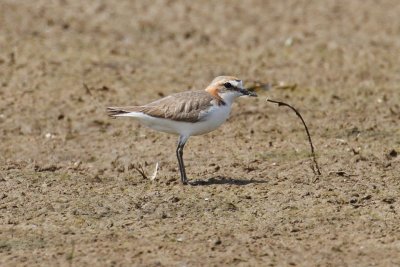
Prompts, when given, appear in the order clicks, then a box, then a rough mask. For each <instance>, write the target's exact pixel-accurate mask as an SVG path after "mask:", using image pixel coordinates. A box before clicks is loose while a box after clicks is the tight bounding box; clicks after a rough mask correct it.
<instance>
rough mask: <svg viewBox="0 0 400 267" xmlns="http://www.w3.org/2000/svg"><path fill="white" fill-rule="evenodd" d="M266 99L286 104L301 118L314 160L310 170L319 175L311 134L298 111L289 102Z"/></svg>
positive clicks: (280, 104)
mask: <svg viewBox="0 0 400 267" xmlns="http://www.w3.org/2000/svg"><path fill="white" fill-rule="evenodd" d="M267 101H268V102H271V103H275V104H278V106H286V107H289V108H290V109H292V110H293V111H294V112H295V113H296V115H297V116H298V117H299V118H300V119H301V122H302V123H303V125H304V128H305V129H306V133H307V136H308V143H310V147H311V156H312V158H313V162H314V166H313V167H312V170H313V172H314V174H315V175H321V171H320V169H319V166H318V162H317V157H316V156H315V151H314V145H313V143H312V141H311V135H310V132H309V131H308V127H307V125H306V123H305V121H304V119H303V117H302V116H301V115H300V113H299V112H298V111H297V110H296V109H295V108H294V107H292V106H291V105H289V104H286V103H284V102H281V101H275V100H271V99H267ZM316 180H318V178H317V179H316ZM316 180H315V181H316ZM315 181H314V182H315Z"/></svg>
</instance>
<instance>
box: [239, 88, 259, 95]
mask: <svg viewBox="0 0 400 267" xmlns="http://www.w3.org/2000/svg"><path fill="white" fill-rule="evenodd" d="M239 91H240V92H241V93H242V94H243V95H248V96H257V94H256V93H254V92H253V91H249V90H246V89H240V90H239Z"/></svg>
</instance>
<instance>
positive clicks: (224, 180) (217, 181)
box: [189, 176, 268, 186]
mask: <svg viewBox="0 0 400 267" xmlns="http://www.w3.org/2000/svg"><path fill="white" fill-rule="evenodd" d="M265 183H268V181H264V180H254V179H250V180H246V179H236V178H229V177H223V176H216V177H211V178H209V179H207V180H193V181H191V182H189V184H190V185H193V186H204V185H223V184H228V185H248V184H265Z"/></svg>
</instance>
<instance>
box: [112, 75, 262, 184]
mask: <svg viewBox="0 0 400 267" xmlns="http://www.w3.org/2000/svg"><path fill="white" fill-rule="evenodd" d="M240 96H257V95H256V94H255V93H254V92H251V91H248V90H246V89H245V88H244V87H243V82H242V80H239V79H238V78H236V77H233V76H219V77H216V78H215V79H214V80H213V81H212V82H211V83H210V85H208V86H207V88H206V89H205V90H199V91H186V92H181V93H176V94H172V95H169V96H167V97H164V98H162V99H159V100H157V101H154V102H151V103H150V104H147V105H144V106H130V107H109V108H107V111H108V114H109V115H110V116H111V117H134V118H136V119H138V120H139V121H140V122H141V123H142V124H144V125H145V126H147V127H149V128H151V129H154V130H156V131H160V132H166V133H172V134H177V135H179V140H178V146H177V148H176V156H177V158H178V164H179V171H180V174H181V181H182V183H183V184H187V183H188V179H187V176H186V171H185V165H184V163H183V148H184V146H185V144H186V142H187V140H188V138H189V137H190V136H195V135H201V134H205V133H209V132H211V131H214V130H215V129H217V128H218V127H219V126H221V124H223V123H224V122H225V121H226V120H227V119H228V117H229V113H230V111H231V106H232V103H233V101H234V100H235V99H236V98H237V97H240Z"/></svg>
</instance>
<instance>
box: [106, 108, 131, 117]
mask: <svg viewBox="0 0 400 267" xmlns="http://www.w3.org/2000/svg"><path fill="white" fill-rule="evenodd" d="M137 109H138V107H108V108H107V115H108V116H110V117H120V116H129V115H128V114H129V113H132V112H135V111H138V110H137Z"/></svg>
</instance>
